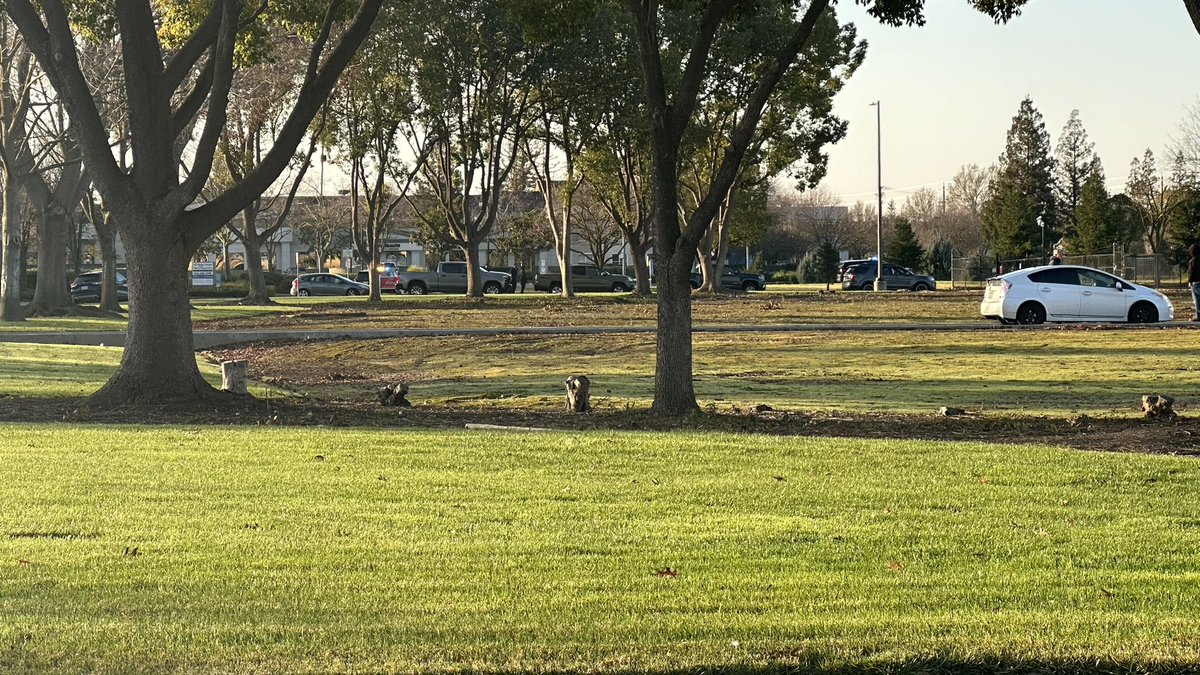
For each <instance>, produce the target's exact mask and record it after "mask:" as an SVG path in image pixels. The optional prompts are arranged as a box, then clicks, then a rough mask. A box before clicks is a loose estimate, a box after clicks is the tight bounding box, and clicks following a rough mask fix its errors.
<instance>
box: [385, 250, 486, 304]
mask: <svg viewBox="0 0 1200 675" xmlns="http://www.w3.org/2000/svg"><path fill="white" fill-rule="evenodd" d="M381 248H383V247H382V246H376V247H375V248H374V250H373V252H372V253H371V269H370V270H369V271H368V272H367V274H368V276H367V280H368V281H369V282H370V285H371V296H370V297H369V298H368V299H367V302H371V303H383V295H382V294H381V293H380V292H379V268H380V267H382V266H383V263H382V261H381V260H380V258H381V257H382V256H381V255H380V254H379V249H381ZM468 269H469V266H468Z"/></svg>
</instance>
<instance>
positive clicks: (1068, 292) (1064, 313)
mask: <svg viewBox="0 0 1200 675" xmlns="http://www.w3.org/2000/svg"><path fill="white" fill-rule="evenodd" d="M979 313H980V314H982V315H983V317H984V318H985V319H998V320H999V321H1000V323H1026V324H1030V323H1045V322H1046V321H1128V322H1130V323H1156V322H1158V321H1171V320H1173V319H1174V318H1175V308H1174V307H1172V306H1171V301H1170V300H1168V299H1167V296H1165V295H1163V294H1162V293H1159V292H1158V291H1156V290H1154V289H1153V288H1146V287H1145V286H1139V285H1138V284H1135V283H1132V282H1129V281H1125V280H1124V279H1122V278H1120V277H1116V276H1113V275H1111V274H1109V273H1107V272H1101V271H1100V270H1097V269H1092V268H1091V267H1081V266H1079V265H1045V266H1042V267H1031V268H1029V269H1023V270H1017V271H1016V272H1009V273H1008V274H1002V275H1000V276H998V277H993V278H991V279H988V281H987V286H986V287H985V288H984V291H983V302H982V303H980V305H979Z"/></svg>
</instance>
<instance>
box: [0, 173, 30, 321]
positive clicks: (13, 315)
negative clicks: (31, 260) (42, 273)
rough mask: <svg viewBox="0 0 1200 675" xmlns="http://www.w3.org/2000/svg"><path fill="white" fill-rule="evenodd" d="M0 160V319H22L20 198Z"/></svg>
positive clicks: (16, 185)
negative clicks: (0, 242) (0, 252)
mask: <svg viewBox="0 0 1200 675" xmlns="http://www.w3.org/2000/svg"><path fill="white" fill-rule="evenodd" d="M4 164H5V163H4V162H0V182H3V192H4V208H3V213H2V214H0V233H2V234H3V237H4V259H3V262H2V263H0V321H24V320H25V313H24V312H22V311H21V277H22V269H21V267H22V266H21V255H22V253H23V246H22V242H21V200H20V194H21V191H20V186H19V185H18V184H17V182H16V181H14V180H13V177H12V174H11V173H10V172H9V171H8V169H7V167H6V166H4Z"/></svg>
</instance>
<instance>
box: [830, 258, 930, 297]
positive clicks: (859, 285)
mask: <svg viewBox="0 0 1200 675" xmlns="http://www.w3.org/2000/svg"><path fill="white" fill-rule="evenodd" d="M876 269H877V267H876V265H875V261H874V260H872V261H870V262H868V263H865V264H862V265H855V266H853V267H851V268H849V269H847V270H846V273H845V274H844V275H842V290H844V291H869V290H871V289H872V288H874V287H875V277H876V272H875V270H876ZM883 281H884V283H885V284H887V290H889V291H900V290H904V291H933V290H937V282H936V281H934V280H933V277H930V276H925V275H923V274H916V273H915V272H913V271H912V270H910V269H908V268H907V267H900V266H899V265H893V264H891V263H887V262H885V263H883Z"/></svg>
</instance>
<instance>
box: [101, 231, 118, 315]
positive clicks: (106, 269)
mask: <svg viewBox="0 0 1200 675" xmlns="http://www.w3.org/2000/svg"><path fill="white" fill-rule="evenodd" d="M96 236H97V237H98V238H99V239H100V260H101V267H100V309H106V310H108V311H110V312H119V311H121V299H120V297H118V296H117V237H116V235H115V234H114V228H113V226H112V223H111V222H108V221H107V220H106V221H105V224H104V225H103V226H100V227H96Z"/></svg>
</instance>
